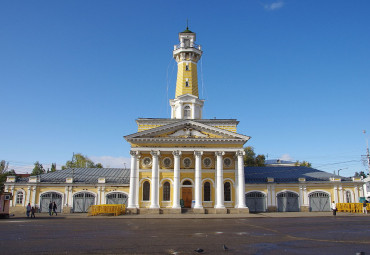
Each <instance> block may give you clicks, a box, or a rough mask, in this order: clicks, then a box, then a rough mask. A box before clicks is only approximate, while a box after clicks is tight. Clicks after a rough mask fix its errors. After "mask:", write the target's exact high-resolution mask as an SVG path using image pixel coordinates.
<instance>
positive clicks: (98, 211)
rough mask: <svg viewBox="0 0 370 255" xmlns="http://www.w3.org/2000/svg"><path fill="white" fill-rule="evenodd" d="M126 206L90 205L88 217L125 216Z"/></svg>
mask: <svg viewBox="0 0 370 255" xmlns="http://www.w3.org/2000/svg"><path fill="white" fill-rule="evenodd" d="M125 212H126V206H125V205H124V204H123V205H122V204H115V205H114V204H110V205H91V206H90V207H89V215H90V216H97V215H113V216H118V215H122V214H125Z"/></svg>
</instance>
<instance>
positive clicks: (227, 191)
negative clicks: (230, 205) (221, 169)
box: [224, 182, 231, 201]
mask: <svg viewBox="0 0 370 255" xmlns="http://www.w3.org/2000/svg"><path fill="white" fill-rule="evenodd" d="M224 200H225V201H231V190H230V182H225V183H224Z"/></svg>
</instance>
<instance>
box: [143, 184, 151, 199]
mask: <svg viewBox="0 0 370 255" xmlns="http://www.w3.org/2000/svg"><path fill="white" fill-rule="evenodd" d="M143 200H144V201H149V200H150V183H149V182H148V181H146V182H144V184H143Z"/></svg>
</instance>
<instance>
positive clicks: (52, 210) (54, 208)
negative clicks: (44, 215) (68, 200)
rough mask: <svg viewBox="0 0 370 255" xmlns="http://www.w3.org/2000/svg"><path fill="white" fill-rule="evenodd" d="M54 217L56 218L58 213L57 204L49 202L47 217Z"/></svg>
mask: <svg viewBox="0 0 370 255" xmlns="http://www.w3.org/2000/svg"><path fill="white" fill-rule="evenodd" d="M54 213H55V215H56V216H58V213H57V204H56V203H55V202H51V201H50V204H49V215H50V216H51V215H54Z"/></svg>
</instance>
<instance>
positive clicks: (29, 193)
mask: <svg viewBox="0 0 370 255" xmlns="http://www.w3.org/2000/svg"><path fill="white" fill-rule="evenodd" d="M30 197H31V186H28V187H27V198H26V205H28V203H29V202H30Z"/></svg>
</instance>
